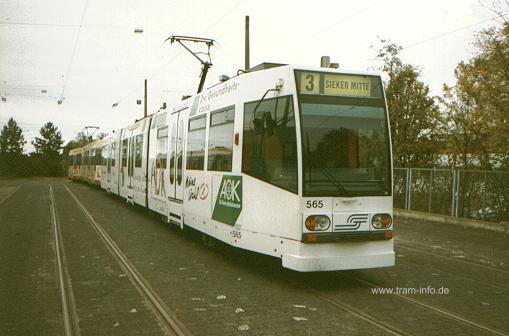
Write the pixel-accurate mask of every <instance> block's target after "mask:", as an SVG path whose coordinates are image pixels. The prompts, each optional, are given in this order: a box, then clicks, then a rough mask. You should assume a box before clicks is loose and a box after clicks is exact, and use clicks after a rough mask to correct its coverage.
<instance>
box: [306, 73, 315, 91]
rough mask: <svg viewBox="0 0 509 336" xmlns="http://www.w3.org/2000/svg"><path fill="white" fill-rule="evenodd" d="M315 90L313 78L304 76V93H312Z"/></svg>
mask: <svg viewBox="0 0 509 336" xmlns="http://www.w3.org/2000/svg"><path fill="white" fill-rule="evenodd" d="M314 89H315V76H313V75H307V76H306V91H313V90H314Z"/></svg>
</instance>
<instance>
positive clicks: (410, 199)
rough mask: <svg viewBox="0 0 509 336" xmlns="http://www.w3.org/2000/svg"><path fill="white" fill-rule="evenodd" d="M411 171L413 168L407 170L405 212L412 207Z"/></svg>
mask: <svg viewBox="0 0 509 336" xmlns="http://www.w3.org/2000/svg"><path fill="white" fill-rule="evenodd" d="M412 169H413V168H408V175H407V177H408V179H407V190H408V198H407V200H408V206H407V210H410V208H411V207H412Z"/></svg>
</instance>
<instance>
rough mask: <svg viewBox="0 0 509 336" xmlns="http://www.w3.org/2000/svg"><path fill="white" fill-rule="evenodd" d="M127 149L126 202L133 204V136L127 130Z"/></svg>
mask: <svg viewBox="0 0 509 336" xmlns="http://www.w3.org/2000/svg"><path fill="white" fill-rule="evenodd" d="M127 135H128V146H129V151H128V155H127V202H130V203H133V204H134V138H135V137H134V136H133V131H127Z"/></svg>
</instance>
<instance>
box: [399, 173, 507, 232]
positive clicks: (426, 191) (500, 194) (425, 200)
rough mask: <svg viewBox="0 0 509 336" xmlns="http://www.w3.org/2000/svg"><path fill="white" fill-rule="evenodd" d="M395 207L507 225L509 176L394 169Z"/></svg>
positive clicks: (505, 174)
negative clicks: (502, 222)
mask: <svg viewBox="0 0 509 336" xmlns="http://www.w3.org/2000/svg"><path fill="white" fill-rule="evenodd" d="M394 207H395V208H400V209H407V210H416V211H424V212H430V213H435V214H442V215H447V216H453V217H461V218H473V219H481V220H487V221H494V222H500V221H509V172H496V171H479V170H452V169H426V168H394Z"/></svg>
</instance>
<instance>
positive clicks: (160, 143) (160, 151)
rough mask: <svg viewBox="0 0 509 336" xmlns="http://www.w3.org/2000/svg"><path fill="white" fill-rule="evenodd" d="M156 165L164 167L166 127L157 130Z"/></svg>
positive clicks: (166, 138)
mask: <svg viewBox="0 0 509 336" xmlns="http://www.w3.org/2000/svg"><path fill="white" fill-rule="evenodd" d="M156 149H157V150H156V167H157V168H161V169H166V155H167V150H168V127H163V128H160V129H158V130H157V148H156Z"/></svg>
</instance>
